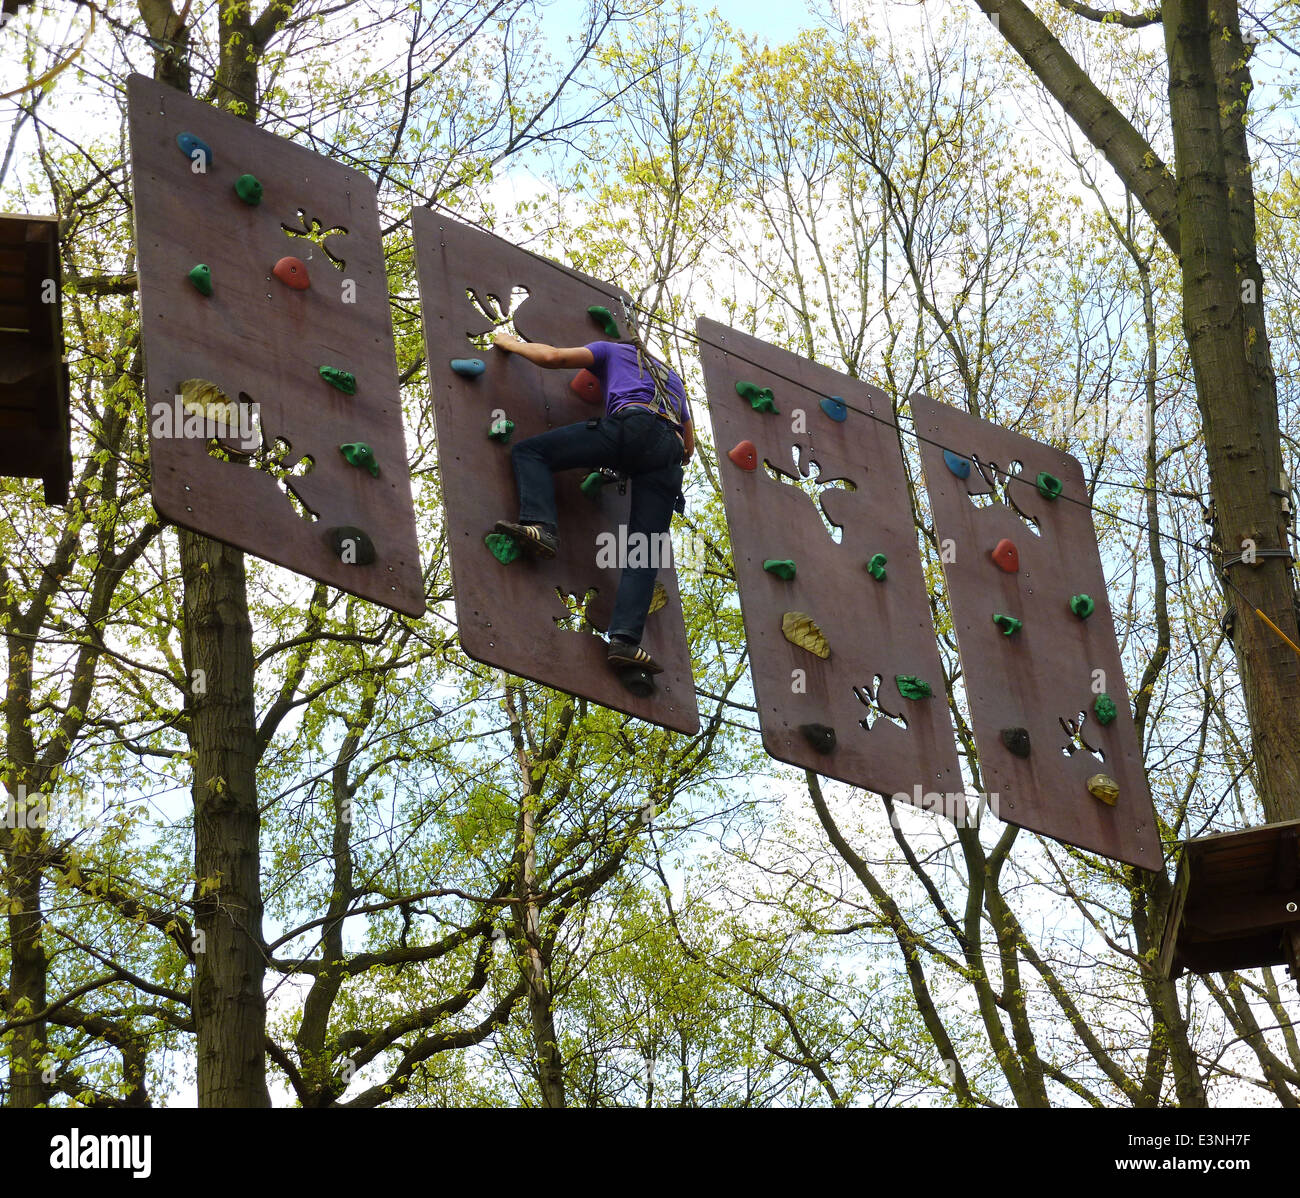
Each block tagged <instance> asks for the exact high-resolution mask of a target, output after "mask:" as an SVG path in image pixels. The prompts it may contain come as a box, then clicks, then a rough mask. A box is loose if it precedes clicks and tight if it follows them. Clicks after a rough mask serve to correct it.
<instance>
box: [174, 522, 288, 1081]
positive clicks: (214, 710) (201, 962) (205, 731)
mask: <svg viewBox="0 0 1300 1198" xmlns="http://www.w3.org/2000/svg"><path fill="white" fill-rule="evenodd" d="M179 535H180V547H181V576H182V579H183V581H184V587H185V598H184V610H185V629H184V642H183V643H184V653H185V668H186V671H187V673H188V676H189V681H190V687H189V691H188V698H187V703H186V708H187V712H188V714H189V724H190V749H191V752H192V754H193V768H194V779H193V790H192V795H193V799H194V873H195V878H196V883H195V902H194V921H195V928H196V941H197V942H196V944H195V946H194V947H195V956H194V960H195V967H194V991H193V1006H194V1027H195V1033H196V1036H197V1040H198V1050H197V1051H198V1089H199V1105H200V1106H203V1107H267V1106H270V1105H271V1100H270V1095H269V1094H268V1093H267V1089H266V996H265V993H264V991H263V978H264V975H265V972H266V958H265V949H264V945H263V939H262V883H261V869H260V866H261V862H260V855H259V849H260V845H261V816H260V814H259V812H258V807H257V745H256V741H257V728H256V724H255V722H254V712H253V634H252V627H251V625H250V623H249V619H248V598H247V594H246V588H245V583H244V558H243V554H241V553H240V552H238V551H237V550H234V549H230V548H228V547H226V546H225V545H221V544H219V543H218V542H216V541H211V540H209V539H208V538H207V537H203V536H199V535H198V534H197V533H192V532H188V531H186V530H184V529H181V530H180V534H179ZM199 671H202V673H199Z"/></svg>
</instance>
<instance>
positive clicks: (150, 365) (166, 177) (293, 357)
mask: <svg viewBox="0 0 1300 1198" xmlns="http://www.w3.org/2000/svg"><path fill="white" fill-rule="evenodd" d="M128 96H129V100H130V130H131V162H132V175H133V182H134V194H135V231H136V251H137V256H138V268H139V278H140V307H141V329H142V333H143V337H144V348H145V375H146V397H147V402H148V418H149V441H150V451H151V456H152V465H153V498H154V506H155V507H156V508H157V509H158V511H159V513H160V514H161V515H162V516H164V517H165V518H167V519H169V520H172V521H174V522H175V523H177V524H180V525H183V526H184V527H186V528H191V529H193V530H194V531H195V532H200V533H203V534H204V535H206V536H209V537H213V538H215V539H216V540H219V541H224V542H226V543H227V544H230V545H233V546H235V547H236V548H238V549H242V550H245V551H246V552H248V553H254V554H256V555H257V556H259V557H264V558H266V559H267V560H269V561H272V562H275V563H277V564H278V565H281V566H285V567H287V568H288V569H290V570H295V571H297V572H298V573H300V574H305V575H307V576H308V577H310V578H314V579H317V580H319V581H321V582H325V583H328V584H329V585H330V586H333V587H338V588H339V589H340V590H344V591H348V592H350V593H352V594H354V595H359V596H361V597H362V598H364V599H369V600H371V601H373V602H375V603H380V604H383V605H384V606H387V607H391V608H393V609H395V610H396V611H399V612H404V613H406V614H408V615H412V616H419V615H421V614H422V613H423V612H424V609H425V603H424V585H423V579H422V576H421V571H420V555H419V544H418V542H417V536H416V527H415V513H414V509H413V506H412V501H411V478H410V470H409V467H408V465H407V458H406V444H405V434H404V432H403V428H402V408H401V396H400V390H399V386H398V381H397V363H396V357H395V351H394V343H393V326H392V317H391V314H390V311H389V305H388V280H387V274H386V272H385V269H384V253H383V246H382V243H381V241H380V235H379V219H378V212H377V207H376V196H375V187H374V184H373V183H372V182H371V180H370V179H368V178H366V176H365V175H363V174H360V173H358V172H357V171H355V170H353V169H351V168H350V167H346V166H343V165H341V164H340V163H336V162H331V161H330V160H329V159H327V158H324V157H322V156H321V155H319V154H314V153H312V152H311V151H310V150H307V149H305V148H303V147H302V146H299V145H295V144H294V143H292V142H289V141H286V140H284V139H283V138H280V137H276V136H274V135H273V134H270V133H267V132H265V131H263V130H261V129H258V128H256V127H255V126H254V125H252V124H250V123H248V122H247V121H243V120H240V119H239V118H237V117H235V116H232V115H230V114H228V113H224V112H220V111H218V110H217V109H215V108H213V107H211V106H209V105H207V104H203V103H200V102H199V101H197V100H192V99H190V98H189V97H187V96H185V95H183V94H181V93H180V92H177V91H175V90H174V89H171V88H168V87H165V86H163V85H162V84H159V83H155V82H153V81H152V80H149V79H146V78H144V77H143V76H140V75H132V76H131V78H130V80H129V83H128ZM250 180H251V182H250ZM246 199H247V200H252V199H257V200H258V202H256V203H250V202H246ZM293 230H296V231H297V232H298V233H299V234H302V235H300V236H294V235H293V234H292V231H293ZM286 259H291V260H296V261H291V262H286V261H285V260H286ZM197 267H206V268H207V270H206V272H204V271H199V272H198V273H197V274H193V273H192V272H195V268H197ZM277 268H278V269H277ZM304 282H305V283H306V284H307V286H306V287H305V288H304V287H303V286H302V284H303V283H304ZM205 289H206V290H210V294H205V293H204V291H205ZM321 367H326V368H327V369H328V370H330V371H332V372H337V373H334V374H333V375H332V377H333V378H334V379H336V380H337V381H338V382H339V383H341V384H342V385H343V387H345V388H348V381H347V376H351V378H352V379H353V380H354V382H355V386H354V388H349V389H340V386H336V385H334V384H333V383H331V382H330V381H328V380H327V379H326V378H325V377H323V376H322V374H321V373H320V369H321ZM205 384H206V385H205ZM349 390H351V393H349ZM228 404H230V405H233V407H229V406H227V405H228ZM217 417H222V418H223V419H222V420H220V421H219V420H218V419H217ZM357 444H360V445H362V446H368V447H369V448H370V450H371V455H370V458H368V459H365V460H366V461H370V460H372V461H373V463H374V467H375V468H376V469H377V474H375V473H372V470H371V468H370V467H369V466H367V465H362V466H358V465H354V464H352V463H351V462H350V461H349V459H348V458H347V457H346V456H345V455H344V453H343V452H342V451H341V450H340V446H342V445H357ZM349 452H351V453H352V455H353V456H354V457H358V458H365V455H364V454H363V453H360V452H359V451H355V450H353V451H349ZM339 530H343V531H342V532H340V531H339ZM355 530H360V534H364V535H357V533H356V531H355ZM372 555H373V560H368V559H369V558H370V557H371V556H372Z"/></svg>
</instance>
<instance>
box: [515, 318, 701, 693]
mask: <svg viewBox="0 0 1300 1198" xmlns="http://www.w3.org/2000/svg"><path fill="white" fill-rule="evenodd" d="M492 342H493V344H494V345H495V346H496V347H497V348H498V349H501V350H505V351H506V352H507V353H514V354H519V355H520V357H522V358H526V359H527V360H528V361H529V362H532V363H534V364H535V365H537V366H541V367H543V368H545V369H547V370H577V369H580V368H585V369H587V370H590V371H591V372H592V374H594V375H595V376H596V378H597V379H599V380H600V384H601V388H602V390H603V392H604V395H605V414H604V416H602V417H600V418H599V419H596V420H588V421H585V422H581V423H578V424H570V425H566V426H565V427H563V428H556V429H551V430H550V432H546V433H540V434H539V435H538V436H536V437H528V438H527V439H526V440H523V441H520V442H519V443H518V444H517V445H515V446H514V448H513V449H512V450H511V454H510V457H511V461H512V463H513V465H514V470H515V482H516V483H517V484H518V487H519V520H518V522H517V523H513V522H510V521H506V520H500V521H498V522H497V525H496V530H497V532H503V533H506V534H507V535H509V536H511V537H513V538H514V539H515V540H516V541H517V542H518V543H519V544H520V546H522V547H523V548H524V549H526V550H527V551H528V552H530V553H532V554H534V555H535V556H537V557H554V556H555V553H556V550H557V549H558V547H559V535H558V531H557V528H556V519H557V516H556V507H555V478H554V472H555V471H557V470H570V469H573V468H574V467H576V466H593V467H600V466H609V467H613V468H614V469H615V470H620V471H622V472H623V473H625V474H627V475H628V476H629V478H630V479H631V483H632V506H631V511H630V513H629V515H628V542H629V543H632V538H633V537H634V535H635V534H637V533H641V534H643V535H644V536H645V537H646V538H647V543H649V544H655V543H656V541H655V540H654V539H653V538H654V537H655V535H656V534H661V533H666V532H667V531H668V527H669V525H670V524H671V523H672V518H673V511H674V509H677V510H681V509H680V508H678V497H679V495H680V493H681V487H682V475H683V472H684V468H685V465H686V463H687V462H689V461H690V458H691V454H692V453H693V452H694V450H695V433H694V428H693V426H692V422H691V410H690V404H689V402H688V401H687V399H686V389H685V387H684V386H683V385H682V380H681V379H680V378H679V377H678V376H677V375H676V374H675V373H674V372H673V371H672V370H671V369H669V368H668V367H667V366H665V365H664V364H663V363H662V362H659V361H658V360H657V359H655V358H652V357H651V356H650V355H649V354H648V353H647V352H646V351H645V349H644V348H643V347H642V345H641V343H640V341H639V340H637V339H635V338H633V339H631V340H629V341H618V342H615V341H596V342H593V343H592V344H591V345H580V346H574V347H572V348H569V349H558V348H556V347H555V346H553V345H543V344H541V343H540V342H534V341H522V340H520V339H519V338H518V337H513V336H511V335H510V334H508V333H498V334H496V336H495V337H493V339H492ZM656 572H657V571H656V568H655V566H654V565H649V566H637V567H629V566H625V567H624V568H623V571H622V575H621V577H620V579H619V584H618V594H617V595H616V596H615V599H614V612H613V615H612V616H611V617H610V621H609V633H608V637H609V655H608V656H609V664H610V666H611V667H613V668H614V669H616V670H626V669H629V668H632V669H641V670H644V671H646V672H647V673H649V674H659V673H662V672H663V667H662V666H661V665H659V663H658V662H656V661H655V660H654V658H653V657H651V656H650V654H649V653H647V652H646V651H645V650H644V649H642V648H641V635H642V633H643V632H644V630H645V621H646V615H647V613H648V612H649V610H650V599H651V597H652V595H653V593H654V581H655V574H656Z"/></svg>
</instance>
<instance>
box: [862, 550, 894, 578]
mask: <svg viewBox="0 0 1300 1198" xmlns="http://www.w3.org/2000/svg"><path fill="white" fill-rule="evenodd" d="M887 561H889V558H887V557H886V556H885V555H884V554H883V553H875V554H872V557H871V560H870V561H869V562H868V563H867V569H868V570H869V571H870V572H871V577H872V578H874V579H875V580H876V581H877V582H884V581H885V563H886V562H887Z"/></svg>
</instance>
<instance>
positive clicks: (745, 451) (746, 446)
mask: <svg viewBox="0 0 1300 1198" xmlns="http://www.w3.org/2000/svg"><path fill="white" fill-rule="evenodd" d="M727 457H729V458H730V459H731V460H732V461H733V462H735V463H736V465H737V466H739V467H740V468H741V469H742V470H757V469H758V450H757V449H755V448H754V442H753V441H741V442H740V444H739V445H737V446H736V447H735V448H734V449H729V450H728V451H727Z"/></svg>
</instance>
